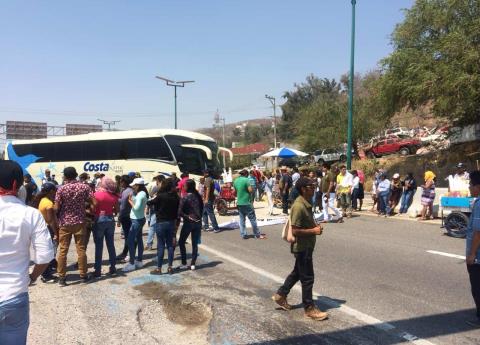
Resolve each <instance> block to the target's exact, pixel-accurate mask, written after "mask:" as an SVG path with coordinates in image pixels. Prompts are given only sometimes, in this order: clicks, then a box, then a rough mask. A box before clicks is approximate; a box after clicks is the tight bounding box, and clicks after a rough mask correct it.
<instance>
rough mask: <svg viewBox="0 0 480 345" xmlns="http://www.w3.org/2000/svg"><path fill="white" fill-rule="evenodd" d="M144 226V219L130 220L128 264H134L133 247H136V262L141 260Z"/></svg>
mask: <svg viewBox="0 0 480 345" xmlns="http://www.w3.org/2000/svg"><path fill="white" fill-rule="evenodd" d="M144 225H145V218H142V219H132V226H131V227H130V231H129V233H128V252H129V255H130V263H131V264H132V265H133V264H134V263H135V245H136V246H137V247H138V257H137V260H138V261H142V260H143V237H142V229H143V226H144ZM135 242H136V243H135Z"/></svg>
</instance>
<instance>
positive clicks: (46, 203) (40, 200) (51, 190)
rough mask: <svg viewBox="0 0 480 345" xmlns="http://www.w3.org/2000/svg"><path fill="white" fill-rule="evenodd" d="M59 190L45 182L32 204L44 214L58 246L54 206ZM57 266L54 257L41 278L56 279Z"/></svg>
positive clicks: (54, 242)
mask: <svg viewBox="0 0 480 345" xmlns="http://www.w3.org/2000/svg"><path fill="white" fill-rule="evenodd" d="M56 192H57V187H56V186H55V184H53V183H51V182H47V183H44V184H43V185H42V189H41V190H40V192H39V193H38V194H37V195H36V196H35V199H33V201H32V206H33V207H35V208H37V209H38V210H39V211H40V213H41V214H42V216H43V218H44V219H45V222H46V223H47V227H48V230H49V232H50V236H51V238H52V241H53V244H54V247H55V248H56V247H57V244H58V230H59V226H58V221H57V216H56V214H55V210H54V208H53V203H54V201H55V194H56ZM56 267H57V260H55V259H53V260H52V261H50V263H49V265H48V267H47V269H46V270H45V271H44V272H43V273H42V278H41V280H42V281H43V282H44V283H46V282H48V281H52V280H54V279H55V276H54V275H53V273H54V272H55V270H56Z"/></svg>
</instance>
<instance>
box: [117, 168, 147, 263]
mask: <svg viewBox="0 0 480 345" xmlns="http://www.w3.org/2000/svg"><path fill="white" fill-rule="evenodd" d="M130 187H132V189H133V195H130V196H129V197H128V203H129V204H130V206H131V207H132V209H131V211H130V220H131V221H132V225H131V227H130V231H129V233H128V238H127V242H128V251H129V253H130V255H129V261H128V263H127V264H126V265H125V266H124V267H123V271H124V272H130V271H133V270H135V269H136V268H142V267H143V237H142V229H143V226H144V225H145V222H146V219H145V208H146V207H147V200H148V191H147V188H145V181H144V180H143V178H141V177H137V178H136V179H134V180H133V182H132V183H130ZM136 248H138V256H137V259H136V260H135V252H136Z"/></svg>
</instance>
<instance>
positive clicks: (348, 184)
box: [0, 161, 480, 344]
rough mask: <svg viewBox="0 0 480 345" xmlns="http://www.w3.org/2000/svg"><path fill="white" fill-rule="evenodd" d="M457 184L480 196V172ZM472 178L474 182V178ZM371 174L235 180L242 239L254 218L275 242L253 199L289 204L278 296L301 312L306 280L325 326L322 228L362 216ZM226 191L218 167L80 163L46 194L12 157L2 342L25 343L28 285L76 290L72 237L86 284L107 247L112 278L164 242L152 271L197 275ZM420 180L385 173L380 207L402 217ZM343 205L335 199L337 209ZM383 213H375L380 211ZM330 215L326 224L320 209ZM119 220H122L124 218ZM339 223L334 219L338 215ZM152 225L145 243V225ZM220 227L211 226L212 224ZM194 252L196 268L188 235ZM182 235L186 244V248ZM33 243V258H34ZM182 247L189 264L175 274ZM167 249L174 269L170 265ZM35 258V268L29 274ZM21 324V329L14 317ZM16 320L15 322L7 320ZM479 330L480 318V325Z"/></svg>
mask: <svg viewBox="0 0 480 345" xmlns="http://www.w3.org/2000/svg"><path fill="white" fill-rule="evenodd" d="M456 168H457V171H456V174H455V176H454V177H452V178H453V179H469V183H470V189H471V193H472V196H478V194H479V193H480V189H479V188H480V176H479V172H478V171H477V172H473V173H471V174H468V173H466V169H465V167H464V165H463V164H461V163H459V164H458V165H457V167H456ZM470 178H471V181H470ZM435 181H436V176H435V174H434V173H433V172H432V171H426V172H425V175H424V181H423V184H422V185H421V187H422V195H421V203H422V205H423V210H422V218H423V219H426V218H427V217H430V216H431V215H432V206H433V200H434V198H435ZM364 184H365V176H364V174H363V173H362V172H361V171H355V170H354V171H348V170H347V168H346V167H345V166H343V165H341V166H338V167H330V166H329V165H328V164H323V166H322V169H321V171H320V170H319V171H310V172H308V173H307V172H305V171H299V170H298V169H297V168H294V169H292V170H291V171H289V169H287V168H286V167H282V168H280V169H278V170H276V171H274V172H266V173H262V172H261V171H260V170H258V169H256V168H254V169H252V170H250V171H249V170H246V169H244V170H242V171H240V173H239V176H238V177H237V178H235V179H234V180H233V184H232V187H233V189H234V190H235V197H236V206H237V210H238V214H239V218H240V221H239V225H240V236H241V238H243V239H247V238H249V236H248V235H247V229H246V218H248V219H249V221H250V223H251V226H252V232H253V237H254V238H256V239H260V240H263V239H266V236H265V234H262V233H261V232H260V229H259V227H258V225H257V221H256V214H255V208H254V205H253V204H254V202H256V201H257V200H260V199H261V198H262V197H263V196H264V195H266V197H267V200H268V205H269V207H268V212H269V214H273V205H274V204H275V200H274V199H276V198H278V199H279V200H281V202H282V211H283V213H284V214H285V215H288V223H287V225H288V227H289V231H291V238H293V241H292V242H291V252H292V254H293V255H294V257H295V265H294V268H293V270H292V272H291V273H290V274H289V276H288V277H287V278H286V280H285V282H284V284H283V285H282V286H281V287H280V288H279V289H278V291H277V292H276V293H275V294H274V295H273V296H272V299H273V300H274V301H275V302H276V303H277V304H278V305H279V306H280V307H281V308H282V309H285V310H290V309H292V307H291V306H290V305H289V304H288V302H287V296H288V294H289V292H290V290H291V288H292V287H293V286H294V285H295V284H296V283H297V282H298V281H300V282H301V284H302V300H303V305H304V308H305V315H306V316H307V317H309V318H311V319H314V320H324V319H326V318H328V314H327V313H325V312H323V311H321V310H319V309H318V308H317V307H316V306H315V305H314V303H313V300H312V288H313V283H314V274H313V271H314V270H313V251H314V248H315V243H316V236H318V235H321V234H322V224H320V223H322V222H323V223H327V222H330V221H332V220H336V221H338V222H343V219H344V218H349V217H351V215H352V212H353V210H361V208H362V205H363V198H364ZM220 189H221V188H220V186H219V184H218V182H217V181H216V180H215V176H213V173H212V172H211V171H208V170H207V171H205V173H204V176H203V177H201V178H200V181H199V183H198V184H197V183H196V182H195V181H194V180H193V179H191V178H190V177H189V175H188V174H186V173H184V174H182V175H181V176H180V178H177V176H176V174H175V173H172V174H171V176H164V175H162V174H158V176H155V177H154V178H153V181H152V183H147V182H146V181H145V180H144V179H143V178H142V177H141V176H140V174H138V173H134V172H131V173H129V174H127V175H123V176H117V177H116V178H115V179H111V178H110V177H108V176H104V175H101V174H95V175H94V176H93V178H91V177H90V176H89V175H88V174H87V173H82V174H80V175H78V174H77V171H76V170H75V168H73V167H67V168H65V169H64V170H63V179H62V182H61V184H59V183H58V182H56V181H55V178H54V176H51V175H50V172H48V175H47V173H46V174H45V177H44V178H43V179H42V185H41V187H40V188H38V187H37V186H36V185H35V183H34V181H33V180H32V178H31V176H29V175H27V174H25V176H24V175H23V170H22V168H21V167H20V166H19V165H18V164H17V163H15V162H13V161H0V238H1V241H0V287H2V289H1V290H0V314H1V315H2V317H3V319H2V320H0V337H1V339H2V341H5V343H6V344H17V343H19V344H21V343H25V342H24V340H25V339H26V330H27V329H28V322H29V321H28V285H30V284H32V283H33V282H35V281H36V279H37V278H38V277H39V276H41V280H42V281H44V282H50V281H57V282H58V284H59V285H60V286H66V285H67V255H68V251H69V246H70V242H71V240H72V237H73V239H74V241H75V247H76V252H77V261H76V263H74V269H78V271H79V276H80V279H81V281H83V282H88V281H90V280H91V279H94V278H98V277H100V276H102V274H103V272H102V258H103V246H104V243H105V245H106V247H107V252H108V263H109V269H108V272H106V274H107V275H115V274H117V265H118V264H119V263H122V264H124V265H123V268H122V271H123V272H125V273H126V272H131V271H133V270H136V269H139V268H142V267H143V266H144V250H152V248H153V242H154V238H155V237H156V241H157V249H156V250H157V255H156V258H155V259H154V261H156V267H155V268H154V269H153V270H152V271H150V274H153V275H159V274H164V273H168V274H173V273H174V272H175V270H195V269H196V261H197V258H198V245H199V244H200V243H201V236H202V230H203V231H212V232H214V233H218V232H220V231H221V228H220V227H219V224H218V222H217V219H216V216H215V213H214V206H215V199H216V197H217V195H218V194H219V190H220ZM416 189H417V182H416V180H415V178H414V176H413V174H411V173H408V174H407V175H406V176H405V177H404V178H403V179H402V178H401V177H400V175H399V174H398V173H394V174H393V175H392V176H391V179H389V177H388V174H387V172H386V171H383V170H378V171H376V173H375V176H374V180H373V182H372V197H373V200H374V210H376V212H378V214H379V215H385V216H389V215H392V214H393V213H394V210H395V208H396V207H397V206H398V205H399V204H400V213H406V212H407V211H408V208H409V206H410V205H411V202H412V199H413V195H414V194H415V191H416ZM335 202H336V203H335ZM375 207H376V208H375ZM317 211H319V212H321V213H322V215H323V217H321V219H322V220H321V221H320V222H318V221H317V220H316V219H315V217H314V213H315V212H317ZM115 217H117V219H116V220H115ZM334 217H335V218H334ZM479 219H480V203H479V202H478V199H477V201H476V202H475V205H474V207H473V212H472V218H471V221H470V223H469V228H468V230H467V268H468V272H469V275H470V282H471V285H472V294H473V296H474V300H475V303H476V305H477V310H478V316H479V320H480V271H479V269H478V267H480V265H479V263H480V250H479V248H480V226H479V224H480V223H479V222H480V220H479ZM116 224H117V225H118V226H119V227H120V228H121V231H122V238H123V240H124V241H123V248H122V250H121V252H120V253H119V254H118V255H117V253H118V251H117V249H116V246H115V241H114V234H115V226H116ZM146 224H148V236H147V241H146V244H145V246H144V243H143V228H144V226H145V225H146ZM210 224H211V226H210ZM92 235H93V243H94V245H95V250H94V253H95V254H94V256H95V257H94V271H93V272H92V273H89V272H88V268H87V267H88V266H87V254H86V253H87V247H88V245H89V243H90V237H91V236H92ZM188 238H190V243H191V246H192V250H191V259H190V263H189V264H187V248H186V243H187V239H188ZM177 239H178V242H177ZM30 247H31V248H32V250H33V256H32V257H31V256H30V253H29V251H30ZM176 247H178V248H179V251H180V260H181V263H180V265H178V266H177V267H175V268H174V265H173V264H174V258H175V255H174V254H175V250H176ZM165 250H166V251H167V262H166V263H167V269H166V271H165V272H164V271H163V262H164V256H165ZM30 259H32V260H33V262H34V263H35V265H34V267H33V270H32V271H31V273H29V265H30ZM13 318H16V320H22V322H17V323H16V324H15V325H13V324H9V323H8V322H9V320H10V319H13ZM5 320H7V321H5ZM479 325H480V321H479Z"/></svg>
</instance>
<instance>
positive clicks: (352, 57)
mask: <svg viewBox="0 0 480 345" xmlns="http://www.w3.org/2000/svg"><path fill="white" fill-rule="evenodd" d="M356 3H357V1H356V0H352V37H351V46H350V80H349V81H348V131H347V169H349V170H350V169H351V168H352V129H353V78H354V65H355V5H356Z"/></svg>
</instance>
